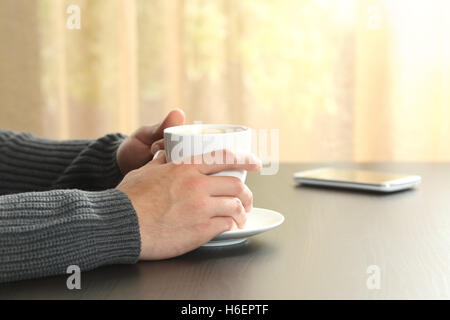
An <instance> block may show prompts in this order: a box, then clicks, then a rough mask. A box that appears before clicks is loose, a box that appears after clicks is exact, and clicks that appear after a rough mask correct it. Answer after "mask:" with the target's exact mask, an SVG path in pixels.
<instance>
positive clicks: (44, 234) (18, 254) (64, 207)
mask: <svg viewBox="0 0 450 320" xmlns="http://www.w3.org/2000/svg"><path fill="white" fill-rule="evenodd" d="M0 222H1V223H0V282H6V281H15V280H22V279H30V278H36V277H44V276H50V275H57V274H65V273H66V271H67V267H68V266H70V265H77V266H79V267H80V269H81V270H82V271H86V270H90V269H93V268H96V267H98V266H101V265H105V264H121V263H135V262H137V260H138V258H139V253H140V236H139V224H138V220H137V216H136V213H135V211H134V209H133V206H132V204H131V202H130V200H129V199H128V197H127V195H126V194H125V193H123V192H122V191H120V190H117V189H108V190H104V191H97V192H92V191H81V190H53V191H46V192H28V193H18V194H11V195H4V196H0Z"/></svg>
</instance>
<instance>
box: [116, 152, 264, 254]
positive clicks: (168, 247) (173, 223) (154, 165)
mask: <svg viewBox="0 0 450 320" xmlns="http://www.w3.org/2000/svg"><path fill="white" fill-rule="evenodd" d="M224 156H225V159H229V158H227V157H231V159H234V160H235V161H234V163H232V164H231V163H230V164H209V165H207V164H174V163H172V162H170V163H166V158H165V154H164V152H160V153H158V155H157V157H156V158H155V159H154V160H153V161H151V162H149V163H148V164H146V165H145V166H143V167H141V168H139V169H137V170H133V171H131V172H130V173H128V174H127V175H126V176H125V178H124V179H123V180H122V182H121V183H120V184H119V185H118V186H117V189H119V190H121V191H123V192H125V193H126V194H127V195H128V197H129V198H130V200H131V202H132V204H133V207H134V209H135V211H136V213H137V216H138V221H139V230H140V235H141V254H140V259H141V260H157V259H166V258H171V257H175V256H178V255H181V254H183V253H186V252H188V251H191V250H193V249H195V248H197V247H199V246H201V245H202V244H204V243H206V242H208V241H209V240H211V239H212V238H214V237H215V236H216V235H218V234H220V233H222V232H224V231H227V230H230V229H231V228H232V227H233V226H234V224H236V225H237V226H238V227H240V228H242V227H243V226H244V224H245V222H246V212H249V211H250V210H251V209H252V202H253V196H252V193H251V192H250V190H249V189H248V188H247V186H245V184H243V183H242V182H241V180H240V179H238V178H235V177H226V176H209V175H210V174H214V173H217V172H220V171H223V170H247V171H259V170H260V169H261V162H260V161H259V159H257V158H255V157H254V156H252V155H246V156H245V159H244V160H245V163H244V164H242V163H243V162H238V161H236V156H235V155H234V154H231V153H230V152H228V151H225V152H224ZM191 163H193V161H192V162H191ZM237 163H240V164H237Z"/></svg>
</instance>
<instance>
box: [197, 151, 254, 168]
mask: <svg viewBox="0 0 450 320" xmlns="http://www.w3.org/2000/svg"><path fill="white" fill-rule="evenodd" d="M189 160H190V161H191V162H190V163H194V164H195V165H196V166H197V168H198V170H199V171H200V172H201V173H203V174H214V173H218V172H221V171H224V170H247V171H259V170H261V167H262V164H261V160H260V159H259V158H258V157H256V156H255V155H253V154H251V153H233V152H231V151H229V150H217V151H213V152H210V153H207V154H203V155H199V156H194V157H192V158H191V159H189Z"/></svg>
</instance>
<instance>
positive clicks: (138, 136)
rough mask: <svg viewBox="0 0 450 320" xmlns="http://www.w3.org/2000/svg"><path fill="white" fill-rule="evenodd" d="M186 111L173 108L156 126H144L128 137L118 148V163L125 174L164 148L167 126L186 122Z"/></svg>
mask: <svg viewBox="0 0 450 320" xmlns="http://www.w3.org/2000/svg"><path fill="white" fill-rule="evenodd" d="M184 118H185V117H184V113H183V111H181V110H179V109H175V110H172V111H171V112H169V114H168V115H167V116H166V118H165V119H164V120H163V121H162V122H161V123H159V124H157V125H154V126H143V127H141V128H139V129H138V130H136V131H135V132H134V133H133V134H132V135H131V136H130V137H128V138H127V139H126V140H125V141H124V142H122V144H121V145H120V146H119V148H118V150H117V164H118V166H119V168H120V171H121V172H122V174H123V175H126V174H127V173H128V172H130V171H131V170H134V169H137V168H140V167H142V166H143V165H144V164H146V163H147V162H149V161H151V160H152V158H153V155H154V154H155V153H156V151H158V150H160V149H163V148H164V143H163V140H162V139H163V131H164V129H165V128H169V127H174V126H179V125H183V124H184Z"/></svg>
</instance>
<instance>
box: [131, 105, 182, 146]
mask: <svg viewBox="0 0 450 320" xmlns="http://www.w3.org/2000/svg"><path fill="white" fill-rule="evenodd" d="M184 120H185V115H184V112H183V111H182V110H181V109H174V110H172V111H170V112H169V113H168V114H167V116H166V117H165V118H164V120H163V121H161V122H160V123H159V124H156V125H152V126H143V127H141V128H140V129H139V130H138V131H136V133H135V136H136V138H138V139H139V140H140V141H142V142H143V143H145V144H146V145H148V146H150V145H151V144H152V143H153V142H154V141H156V140H159V139H162V137H163V132H164V129H165V128H169V127H175V126H179V125H183V124H184Z"/></svg>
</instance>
